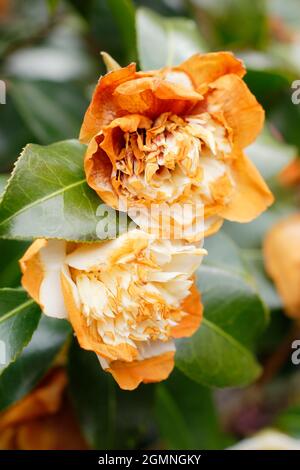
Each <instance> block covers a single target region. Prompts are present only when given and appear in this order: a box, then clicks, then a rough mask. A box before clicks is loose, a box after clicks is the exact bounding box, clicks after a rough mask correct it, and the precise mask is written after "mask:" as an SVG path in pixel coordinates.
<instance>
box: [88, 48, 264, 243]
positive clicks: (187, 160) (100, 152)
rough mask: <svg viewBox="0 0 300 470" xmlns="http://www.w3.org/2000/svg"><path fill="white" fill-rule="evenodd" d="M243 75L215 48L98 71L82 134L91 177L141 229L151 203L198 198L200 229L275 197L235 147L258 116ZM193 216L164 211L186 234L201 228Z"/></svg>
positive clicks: (251, 133)
mask: <svg viewBox="0 0 300 470" xmlns="http://www.w3.org/2000/svg"><path fill="white" fill-rule="evenodd" d="M244 74H245V69H244V66H243V64H242V62H241V61H239V60H238V59H236V58H235V57H234V56H233V55H232V54H231V53H229V52H218V53H211V54H197V55H195V56H193V57H191V58H190V59H188V60H186V61H185V62H183V63H182V64H180V65H179V66H177V67H165V68H163V69H161V70H155V71H149V72H137V71H136V66H135V64H130V65H128V66H127V67H124V68H120V69H117V70H114V71H112V72H110V73H108V74H107V75H105V76H103V77H101V78H100V80H99V82H98V85H97V87H96V89H95V92H94V95H93V98H92V101H91V103H90V106H89V108H88V110H87V112H86V115H85V118H84V121H83V125H82V128H81V132H80V139H81V141H82V142H84V143H87V144H89V145H88V149H87V152H86V156H85V171H86V176H87V180H88V183H89V185H90V186H91V187H92V188H93V189H94V190H95V191H96V192H97V193H98V195H99V196H100V198H102V200H103V201H104V202H105V203H106V204H108V205H110V206H112V207H113V208H115V209H118V210H125V211H128V213H129V215H130V217H131V218H132V219H133V220H134V221H135V222H136V223H137V224H138V225H139V226H140V227H141V228H143V229H145V230H147V228H148V229H149V228H150V229H151V228H152V226H154V225H157V221H154V220H153V219H151V217H152V215H151V214H150V217H149V210H150V206H151V205H152V204H162V203H167V204H168V205H170V204H178V203H179V204H180V205H182V204H186V205H190V206H192V207H197V205H201V206H202V207H203V208H204V217H205V225H204V231H205V234H206V235H208V234H211V233H214V232H216V231H217V230H218V229H219V228H220V226H221V224H222V222H223V219H228V220H233V221H238V222H248V221H250V220H252V219H253V218H255V217H256V216H258V215H259V214H260V213H261V212H262V211H263V210H265V209H266V207H267V206H269V205H270V204H271V203H272V201H273V196H272V194H271V192H270V191H269V189H268V187H267V186H266V184H265V182H264V181H263V179H262V177H261V176H260V174H259V173H258V171H257V170H256V168H255V167H254V165H253V164H252V163H251V162H250V160H248V159H247V157H246V156H245V155H244V153H243V149H244V148H245V147H247V146H248V145H249V144H251V142H253V141H254V140H255V138H256V136H257V135H258V133H259V132H260V130H261V128H262V126H263V122H264V111H263V109H262V107H261V106H260V105H259V104H258V102H257V101H256V99H255V97H254V96H253V95H252V94H251V93H250V91H249V89H248V88H247V86H246V84H245V83H244V81H243V80H242V77H243V75H244ZM195 214H196V215H195V217H194V219H195V220H194V219H193V220H190V218H189V217H188V218H187V220H186V219H185V217H184V215H179V214H178V213H176V214H175V215H174V217H173V216H172V217H173V218H172V222H171V223H173V224H177V225H179V226H183V232H185V231H186V229H187V232H188V233H189V235H188V236H186V237H183V238H185V239H187V240H196V239H200V238H201V236H202V235H201V233H199V221H198V220H197V214H198V211H197V210H196V211H195ZM202 215H203V214H201V216H202ZM191 224H193V227H194V230H193V231H192V233H191V228H190V226H191ZM186 225H187V226H188V227H186ZM146 227H147V228H146Z"/></svg>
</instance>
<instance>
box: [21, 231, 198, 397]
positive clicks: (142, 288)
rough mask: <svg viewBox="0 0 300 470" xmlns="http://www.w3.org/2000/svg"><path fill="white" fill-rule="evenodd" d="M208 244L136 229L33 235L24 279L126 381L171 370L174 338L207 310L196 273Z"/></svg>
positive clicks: (131, 383) (126, 385) (152, 378)
mask: <svg viewBox="0 0 300 470" xmlns="http://www.w3.org/2000/svg"><path fill="white" fill-rule="evenodd" d="M204 253H205V250H203V249H202V248H199V247H196V246H194V245H192V244H187V243H185V242H184V241H177V240H176V241H170V240H157V239H154V237H152V236H151V235H150V234H149V233H146V232H143V231H142V230H138V229H134V230H132V231H129V232H128V233H125V234H123V235H121V236H120V237H118V238H116V239H114V240H108V241H103V242H101V243H94V244H74V243H67V242H65V241H61V240H48V241H47V240H44V239H40V240H36V241H35V242H34V243H33V244H32V245H31V247H30V248H29V249H28V250H27V252H26V253H25V255H24V256H23V258H22V259H21V261H20V264H21V269H22V272H23V278H22V284H23V286H24V288H25V289H26V290H27V291H28V292H29V294H30V295H31V296H32V297H33V298H34V299H35V300H36V301H37V302H38V303H39V304H40V306H41V308H42V310H43V312H44V313H45V314H46V315H49V316H54V317H59V318H68V319H69V321H70V322H71V324H72V326H73V329H74V332H75V334H76V336H77V338H78V341H79V344H80V346H81V347H82V348H84V349H87V350H91V351H94V352H95V353H96V354H97V355H98V358H99V361H100V364H101V366H102V367H103V368H104V369H105V370H107V371H109V372H111V374H112V375H113V376H114V378H115V379H116V381H117V382H118V384H119V385H120V387H121V388H123V389H129V390H131V389H134V388H136V387H137V386H138V385H139V383H141V382H156V381H160V380H163V379H165V378H167V377H168V375H169V374H170V372H171V371H172V369H173V366H174V352H175V346H174V339H175V338H180V337H184V336H190V335H192V334H193V333H194V332H195V331H196V329H197V328H198V326H199V324H200V321H201V317H202V305H201V302H200V295H199V293H198V291H197V289H196V287H195V286H194V280H193V274H194V272H195V270H196V269H197V267H198V266H199V264H200V263H201V260H202V257H203V254H204Z"/></svg>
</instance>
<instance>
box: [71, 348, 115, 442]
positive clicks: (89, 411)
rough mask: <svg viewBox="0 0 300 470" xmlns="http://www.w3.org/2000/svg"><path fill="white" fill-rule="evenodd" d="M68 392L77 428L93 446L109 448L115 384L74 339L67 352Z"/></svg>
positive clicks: (95, 358)
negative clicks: (75, 416) (68, 352)
mask: <svg viewBox="0 0 300 470" xmlns="http://www.w3.org/2000/svg"><path fill="white" fill-rule="evenodd" d="M68 371H69V380H70V393H71V398H72V401H73V404H74V407H75V411H76V414H77V417H78V419H79V423H80V425H81V429H82V431H83V433H84V435H85V438H86V440H87V442H88V443H89V444H90V445H91V446H92V447H93V448H95V449H112V448H113V441H114V432H115V407H116V402H115V384H114V381H113V378H112V377H111V375H110V374H108V373H105V372H104V371H103V370H102V368H101V366H100V363H99V360H98V359H97V356H96V354H95V353H93V352H89V351H84V350H83V349H81V348H79V346H78V345H77V344H76V342H75V341H74V342H73V343H72V346H71V349H70V354H69V365H68Z"/></svg>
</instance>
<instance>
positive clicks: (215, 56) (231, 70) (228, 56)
mask: <svg viewBox="0 0 300 470" xmlns="http://www.w3.org/2000/svg"><path fill="white" fill-rule="evenodd" d="M178 69H180V70H184V71H185V72H186V73H187V74H188V75H189V77H190V78H191V80H192V82H193V84H194V86H195V88H196V89H197V91H198V92H199V93H206V91H207V89H208V85H209V84H210V83H211V82H214V81H215V80H217V79H218V78H219V77H222V76H223V75H226V74H236V75H237V76H239V77H243V76H244V75H245V73H246V70H245V67H244V65H243V63H242V61H240V60H239V59H237V58H236V57H234V55H233V54H232V53H231V52H211V53H209V54H196V55H193V56H192V57H190V58H189V59H188V60H186V61H184V62H183V63H182V64H180V65H179V67H178Z"/></svg>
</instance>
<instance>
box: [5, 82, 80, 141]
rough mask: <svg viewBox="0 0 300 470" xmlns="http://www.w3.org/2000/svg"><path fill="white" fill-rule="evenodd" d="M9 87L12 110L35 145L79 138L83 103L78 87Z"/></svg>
mask: <svg viewBox="0 0 300 470" xmlns="http://www.w3.org/2000/svg"><path fill="white" fill-rule="evenodd" d="M9 83H10V96H11V98H12V99H13V101H14V103H15V106H16V108H17V109H18V111H19V113H20V115H21V117H22V118H23V120H24V122H25V124H26V126H27V127H28V128H29V129H30V130H31V132H32V133H33V135H34V136H35V137H36V138H37V139H38V140H39V142H41V143H43V144H49V143H51V142H55V141H57V140H63V139H70V138H74V137H76V136H77V135H78V134H79V130H80V126H81V123H82V116H83V114H84V112H85V110H86V107H87V101H86V100H85V99H84V98H83V96H82V92H81V91H80V89H79V88H78V86H75V85H73V84H72V83H67V82H66V83H55V82H53V81H37V80H36V81H29V80H27V81H25V80H17V79H14V80H10V82H9Z"/></svg>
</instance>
